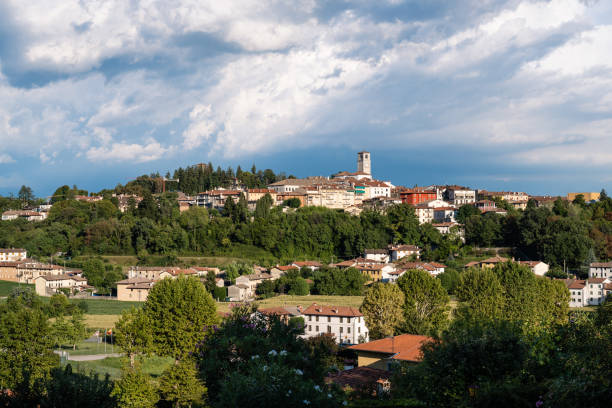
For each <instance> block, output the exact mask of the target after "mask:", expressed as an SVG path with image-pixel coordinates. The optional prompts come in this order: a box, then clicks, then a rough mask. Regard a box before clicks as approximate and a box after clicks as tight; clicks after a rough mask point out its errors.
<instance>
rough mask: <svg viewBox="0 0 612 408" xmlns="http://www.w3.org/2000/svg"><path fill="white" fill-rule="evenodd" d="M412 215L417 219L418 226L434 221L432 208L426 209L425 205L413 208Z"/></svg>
mask: <svg viewBox="0 0 612 408" xmlns="http://www.w3.org/2000/svg"><path fill="white" fill-rule="evenodd" d="M414 213H415V215H416V216H417V218H418V219H419V224H425V223H427V222H433V220H434V209H433V207H428V206H427V203H424V204H419V205H417V206H416V207H414Z"/></svg>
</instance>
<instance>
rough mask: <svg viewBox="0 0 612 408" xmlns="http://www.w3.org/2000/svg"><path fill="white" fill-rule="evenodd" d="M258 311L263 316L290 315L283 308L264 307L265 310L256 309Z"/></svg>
mask: <svg viewBox="0 0 612 408" xmlns="http://www.w3.org/2000/svg"><path fill="white" fill-rule="evenodd" d="M258 311H259V312H260V313H263V314H266V315H279V316H284V315H290V314H291V313H289V312H288V311H287V309H285V308H284V307H266V308H265V309H258Z"/></svg>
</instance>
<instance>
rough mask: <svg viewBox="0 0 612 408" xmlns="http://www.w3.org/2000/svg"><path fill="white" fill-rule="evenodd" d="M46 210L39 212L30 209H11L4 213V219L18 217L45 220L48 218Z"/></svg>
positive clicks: (29, 219)
mask: <svg viewBox="0 0 612 408" xmlns="http://www.w3.org/2000/svg"><path fill="white" fill-rule="evenodd" d="M47 215H48V214H47V213H46V212H37V211H30V210H10V211H5V212H3V213H2V221H11V220H16V219H18V218H21V219H24V220H27V221H43V220H45V219H46V218H47Z"/></svg>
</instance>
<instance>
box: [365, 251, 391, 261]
mask: <svg viewBox="0 0 612 408" xmlns="http://www.w3.org/2000/svg"><path fill="white" fill-rule="evenodd" d="M363 257H364V258H365V259H368V260H370V261H376V262H385V263H386V262H389V251H387V250H386V249H366V250H365V251H364V254H363Z"/></svg>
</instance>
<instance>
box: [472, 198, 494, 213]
mask: <svg viewBox="0 0 612 408" xmlns="http://www.w3.org/2000/svg"><path fill="white" fill-rule="evenodd" d="M473 205H474V207H476V208H478V209H479V210H480V212H483V213H485V212H487V211H492V210H495V208H497V204H495V201H491V200H480V201H476V202H475V203H474V204H473Z"/></svg>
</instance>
